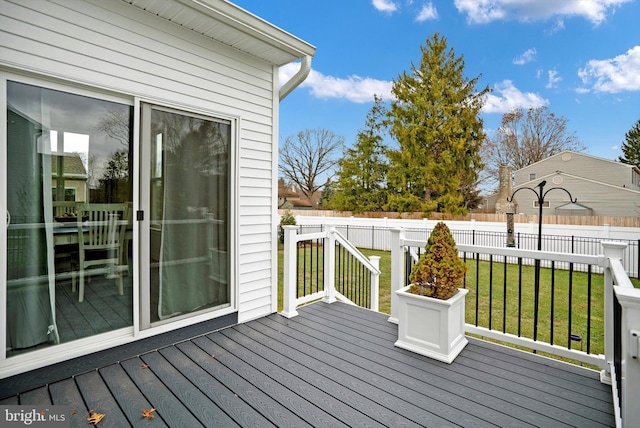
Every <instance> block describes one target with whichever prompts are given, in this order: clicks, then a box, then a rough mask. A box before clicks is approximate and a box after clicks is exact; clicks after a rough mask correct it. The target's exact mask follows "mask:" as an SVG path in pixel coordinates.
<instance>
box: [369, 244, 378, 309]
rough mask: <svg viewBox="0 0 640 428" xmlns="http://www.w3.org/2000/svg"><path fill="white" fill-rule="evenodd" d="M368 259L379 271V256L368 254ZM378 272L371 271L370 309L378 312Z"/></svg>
mask: <svg viewBox="0 0 640 428" xmlns="http://www.w3.org/2000/svg"><path fill="white" fill-rule="evenodd" d="M369 261H370V262H371V264H372V265H373V267H375V268H376V269H378V271H380V256H369ZM379 295H380V274H379V273H377V272H371V310H372V311H376V312H378V309H379V306H380V304H379V302H380V297H379Z"/></svg>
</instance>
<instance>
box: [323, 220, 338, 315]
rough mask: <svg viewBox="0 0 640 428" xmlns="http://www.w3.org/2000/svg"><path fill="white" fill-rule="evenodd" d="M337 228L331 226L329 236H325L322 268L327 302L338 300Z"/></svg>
mask: <svg viewBox="0 0 640 428" xmlns="http://www.w3.org/2000/svg"><path fill="white" fill-rule="evenodd" d="M335 233H336V228H335V227H334V226H331V227H329V230H328V231H327V236H325V238H324V256H323V257H324V262H323V264H322V269H323V271H324V277H323V281H324V292H325V295H324V299H322V300H323V301H324V302H326V303H333V302H335V301H336V275H335V271H336V235H335Z"/></svg>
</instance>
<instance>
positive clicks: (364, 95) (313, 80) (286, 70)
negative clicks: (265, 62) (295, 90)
mask: <svg viewBox="0 0 640 428" xmlns="http://www.w3.org/2000/svg"><path fill="white" fill-rule="evenodd" d="M299 68H300V65H299V63H291V64H287V65H285V66H283V67H280V76H279V79H280V82H281V83H285V82H286V81H288V80H289V79H290V78H291V76H293V75H294V74H295V73H296V72H297V71H298V70H299ZM391 86H392V82H391V81H387V80H378V79H373V78H370V77H360V76H356V75H353V76H349V77H347V78H340V77H334V76H326V75H324V74H322V73H320V72H319V71H316V70H313V69H312V70H311V71H310V72H309V76H308V77H307V78H306V80H305V81H304V82H302V84H301V85H300V87H301V88H309V89H310V91H311V94H312V95H313V96H314V97H316V98H337V99H345V100H347V101H351V102H354V103H368V102H373V95H374V94H377V95H379V96H380V97H382V99H384V100H387V99H390V98H391Z"/></svg>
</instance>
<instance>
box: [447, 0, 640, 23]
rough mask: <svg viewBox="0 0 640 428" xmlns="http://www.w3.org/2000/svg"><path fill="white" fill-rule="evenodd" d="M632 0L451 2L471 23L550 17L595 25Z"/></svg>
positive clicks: (494, 0) (472, 0)
mask: <svg viewBox="0 0 640 428" xmlns="http://www.w3.org/2000/svg"><path fill="white" fill-rule="evenodd" d="M631 1H633V0H563V1H540V0H455V5H456V8H457V9H458V11H459V12H461V13H464V14H466V15H467V20H468V21H469V22H471V23H476V24H482V23H487V22H491V21H495V20H498V19H517V20H520V21H536V20H545V19H549V18H551V17H554V16H579V17H582V18H585V19H587V20H588V21H590V22H592V23H593V24H595V25H598V24H600V23H601V22H603V21H604V20H606V19H607V16H608V15H609V14H611V13H613V12H614V11H615V9H616V7H618V6H620V5H622V4H624V3H629V2H631Z"/></svg>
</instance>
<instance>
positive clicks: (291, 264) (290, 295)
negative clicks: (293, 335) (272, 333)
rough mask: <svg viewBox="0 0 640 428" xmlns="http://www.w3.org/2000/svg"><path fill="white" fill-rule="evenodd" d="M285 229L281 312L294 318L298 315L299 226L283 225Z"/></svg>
mask: <svg viewBox="0 0 640 428" xmlns="http://www.w3.org/2000/svg"><path fill="white" fill-rule="evenodd" d="M282 229H284V260H283V266H282V273H283V275H282V278H283V285H282V296H283V298H282V312H281V314H282V315H284V316H285V317H287V318H293V317H295V316H296V315H298V312H297V311H296V299H297V296H296V288H297V285H298V284H297V281H296V258H297V255H298V252H297V248H298V245H297V240H296V233H297V230H298V227H297V226H282Z"/></svg>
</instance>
